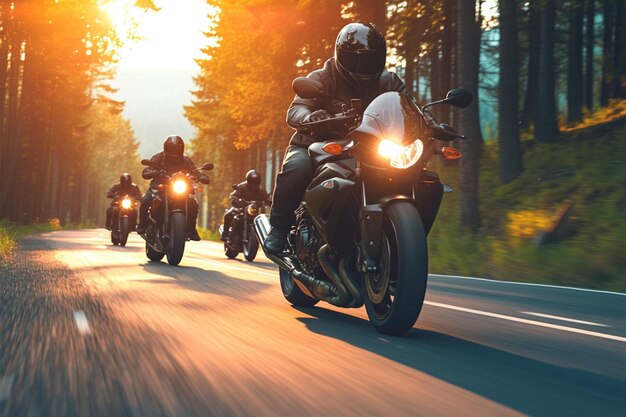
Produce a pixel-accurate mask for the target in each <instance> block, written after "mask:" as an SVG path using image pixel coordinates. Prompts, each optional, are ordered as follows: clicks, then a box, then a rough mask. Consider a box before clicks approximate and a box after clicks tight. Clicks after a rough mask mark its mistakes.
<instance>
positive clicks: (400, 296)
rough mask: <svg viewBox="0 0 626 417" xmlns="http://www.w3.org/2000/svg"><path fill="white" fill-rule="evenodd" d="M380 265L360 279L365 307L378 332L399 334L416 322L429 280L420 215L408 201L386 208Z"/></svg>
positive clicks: (424, 238)
mask: <svg viewBox="0 0 626 417" xmlns="http://www.w3.org/2000/svg"><path fill="white" fill-rule="evenodd" d="M380 250H381V252H380V262H379V265H378V271H377V272H376V273H367V274H365V278H364V280H363V293H364V295H365V296H366V297H365V308H366V310H367V315H368V317H369V319H370V321H371V323H372V325H373V326H374V327H375V328H376V330H378V331H379V332H381V333H384V334H389V335H402V334H404V333H406V332H407V331H409V330H410V329H411V328H412V327H413V325H414V324H415V321H416V320H417V318H418V316H419V314H420V312H421V310H422V305H423V304H424V296H425V294H426V283H427V280H428V249H427V246H426V234H425V233H424V226H423V225H422V220H421V217H420V215H419V212H418V211H417V209H416V208H415V206H414V205H413V204H411V203H408V202H396V203H392V204H390V205H389V206H387V208H385V219H384V227H383V236H382V241H381V248H380Z"/></svg>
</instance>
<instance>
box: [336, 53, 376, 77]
mask: <svg viewBox="0 0 626 417" xmlns="http://www.w3.org/2000/svg"><path fill="white" fill-rule="evenodd" d="M385 59H386V57H385V51H384V50H372V49H359V50H356V51H347V50H345V49H342V48H339V49H338V50H337V61H338V62H339V65H341V66H342V67H343V68H344V69H345V70H347V71H349V72H350V73H352V74H353V75H354V76H361V77H366V78H370V77H373V78H374V79H376V78H378V77H379V76H380V74H381V73H382V72H383V70H384V69H385Z"/></svg>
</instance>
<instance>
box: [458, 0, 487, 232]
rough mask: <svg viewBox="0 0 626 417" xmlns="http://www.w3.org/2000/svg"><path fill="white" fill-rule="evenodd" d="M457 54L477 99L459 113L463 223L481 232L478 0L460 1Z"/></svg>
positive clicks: (463, 78) (462, 79)
mask: <svg viewBox="0 0 626 417" xmlns="http://www.w3.org/2000/svg"><path fill="white" fill-rule="evenodd" d="M457 57H458V59H457V63H458V83H459V85H460V86H461V87H463V88H465V89H467V90H468V91H469V92H470V93H472V94H473V95H474V102H473V103H472V104H471V105H470V106H469V107H467V108H466V109H464V110H462V111H460V112H459V124H458V126H459V130H460V131H461V132H463V133H464V134H465V135H466V139H465V140H464V141H461V143H460V145H461V146H460V147H461V152H462V153H463V158H462V159H461V163H460V169H459V188H460V190H459V191H460V197H459V204H460V213H461V224H462V225H463V226H466V227H469V228H470V230H472V231H477V230H478V228H480V225H481V221H480V210H479V201H478V164H479V160H480V154H481V149H482V143H483V139H482V133H481V131H480V119H479V112H478V102H479V100H478V69H479V58H480V26H478V24H477V23H476V1H475V0H471V1H469V0H457Z"/></svg>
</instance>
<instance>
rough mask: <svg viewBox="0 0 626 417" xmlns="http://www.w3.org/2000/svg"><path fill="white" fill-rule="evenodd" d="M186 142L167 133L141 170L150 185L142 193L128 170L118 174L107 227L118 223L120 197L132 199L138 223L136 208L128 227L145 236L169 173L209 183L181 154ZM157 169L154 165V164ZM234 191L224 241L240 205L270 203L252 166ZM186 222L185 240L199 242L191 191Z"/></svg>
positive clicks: (225, 222)
mask: <svg viewBox="0 0 626 417" xmlns="http://www.w3.org/2000/svg"><path fill="white" fill-rule="evenodd" d="M184 151H185V143H184V141H183V139H182V138H181V137H180V136H169V137H168V138H166V139H165V142H164V143H163V151H162V152H159V153H156V154H155V155H153V156H152V157H151V158H150V161H151V162H152V163H153V165H151V166H148V167H146V168H145V169H144V170H143V172H142V177H143V178H144V179H146V180H151V181H150V186H149V189H148V191H147V192H146V193H145V194H143V195H142V194H141V191H140V190H139V187H138V186H137V184H135V183H133V181H132V177H131V175H130V174H128V173H123V174H122V175H120V181H119V183H116V184H114V185H113V186H112V187H111V188H110V189H109V191H108V193H107V197H108V198H110V199H112V202H111V206H110V207H109V208H108V209H107V213H106V228H107V229H108V230H113V228H114V226H115V225H116V224H118V220H119V215H120V210H119V209H118V208H119V207H120V205H121V200H122V199H123V198H128V197H130V198H132V199H133V200H134V201H138V202H140V204H139V224H136V211H134V210H131V211H130V213H131V215H130V221H129V223H130V225H131V227H130V230H131V231H132V230H136V231H137V233H138V234H140V235H144V234H145V233H146V229H147V227H148V224H149V216H150V209H151V207H152V203H153V200H154V199H155V198H156V197H157V196H158V195H159V188H160V187H159V186H160V185H162V184H164V183H165V182H166V181H167V180H168V178H169V176H170V175H171V174H173V173H175V172H186V173H194V180H196V181H197V182H201V183H204V184H208V183H209V178H208V176H207V175H205V174H203V173H201V172H198V169H197V168H196V165H195V164H194V162H193V161H192V160H191V159H190V158H189V157H188V156H187V155H185V154H184ZM157 166H158V167H159V168H155V167H157ZM233 188H234V191H233V192H232V193H231V194H230V202H231V205H232V207H231V208H230V209H229V210H227V211H226V213H225V214H224V222H223V224H224V231H223V232H222V233H221V236H220V238H221V239H222V240H224V241H226V240H227V239H228V235H229V232H230V229H231V225H232V223H233V218H234V217H235V215H236V214H237V213H238V211H240V209H241V208H244V207H246V206H247V205H248V204H250V202H252V201H257V202H261V203H265V204H270V203H271V199H270V196H269V194H268V193H267V192H266V191H265V190H264V189H263V188H262V187H261V174H260V173H259V172H258V171H256V170H254V169H252V170H250V171H248V173H247V174H246V180H245V181H243V182H241V183H240V184H236V185H234V186H233ZM187 210H188V211H187V224H186V238H187V239H188V240H194V241H199V240H200V236H199V235H198V231H197V229H196V219H197V216H198V202H197V200H196V199H195V196H194V195H193V194H189V195H188V199H187Z"/></svg>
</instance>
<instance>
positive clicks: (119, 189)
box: [105, 172, 141, 230]
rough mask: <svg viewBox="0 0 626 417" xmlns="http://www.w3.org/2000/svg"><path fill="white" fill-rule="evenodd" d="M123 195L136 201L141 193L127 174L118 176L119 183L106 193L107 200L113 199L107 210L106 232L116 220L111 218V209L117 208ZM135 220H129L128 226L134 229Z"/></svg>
mask: <svg viewBox="0 0 626 417" xmlns="http://www.w3.org/2000/svg"><path fill="white" fill-rule="evenodd" d="M124 195H128V196H130V197H132V198H134V199H136V200H140V199H141V191H140V190H139V187H137V184H135V183H133V179H132V177H131V176H130V174H129V173H128V172H125V173H123V174H122V175H120V182H119V183H117V184H113V186H111V188H110V189H109V192H108V193H107V198H112V199H113V201H111V206H110V207H109V208H107V218H106V226H105V227H106V229H107V230H111V225H112V224H113V223H114V222H113V221H116V220H117V219H112V218H111V217H112V214H113V208H115V207H117V205H118V200H119V199H120V197H122V196H124ZM136 220H137V219H131V222H130V224H131V225H132V227H134V225H135V222H136Z"/></svg>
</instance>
